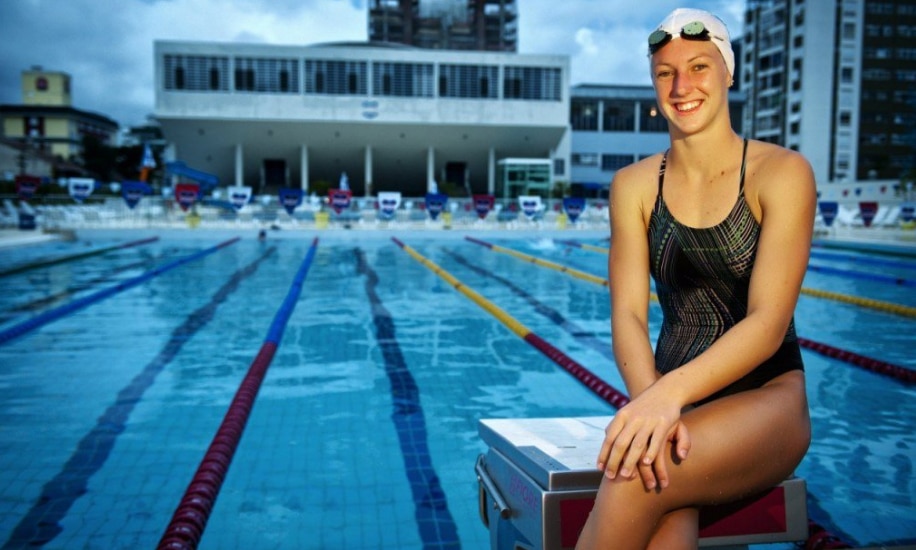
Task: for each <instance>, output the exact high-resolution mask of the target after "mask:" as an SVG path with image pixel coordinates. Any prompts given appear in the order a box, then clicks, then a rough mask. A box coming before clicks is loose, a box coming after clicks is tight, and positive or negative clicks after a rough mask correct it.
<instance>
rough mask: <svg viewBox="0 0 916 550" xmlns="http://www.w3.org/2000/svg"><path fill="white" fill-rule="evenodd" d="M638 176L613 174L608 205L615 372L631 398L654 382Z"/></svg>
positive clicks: (633, 172)
mask: <svg viewBox="0 0 916 550" xmlns="http://www.w3.org/2000/svg"><path fill="white" fill-rule="evenodd" d="M640 172H645V170H640V169H639V168H637V167H629V168H626V169H623V170H621V171H619V172H618V173H617V175H616V176H615V177H614V181H613V182H612V183H611V189H610V204H609V208H610V218H611V250H610V254H609V256H608V278H609V286H610V290H611V334H612V341H613V346H614V358H615V360H616V362H617V368H618V369H619V370H620V374H621V376H622V377H623V380H624V383H626V385H627V391H628V392H629V394H630V397H631V398H632V397H635V396H637V395H639V394H641V393H642V392H643V391H645V390H646V388H648V387H649V386H650V385H652V384H653V383H654V382H655V380H656V379H657V378H658V375H657V374H656V371H655V357H654V355H653V352H652V344H651V343H650V342H649V326H648V325H649V323H648V315H649V313H648V312H649V247H648V242H647V239H646V230H647V225H646V224H647V220H648V213H647V212H646V208H647V205H645V204H644V201H645V199H644V198H643V196H644V195H645V193H644V190H645V183H644V182H643V181H642V180H643V179H645V178H644V176H642V177H641V174H640ZM650 204H651V203H650ZM648 208H651V206H648Z"/></svg>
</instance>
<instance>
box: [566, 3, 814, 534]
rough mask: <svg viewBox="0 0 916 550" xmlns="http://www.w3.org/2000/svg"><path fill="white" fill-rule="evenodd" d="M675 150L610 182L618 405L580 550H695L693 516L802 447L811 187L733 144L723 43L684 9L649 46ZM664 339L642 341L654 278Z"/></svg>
mask: <svg viewBox="0 0 916 550" xmlns="http://www.w3.org/2000/svg"><path fill="white" fill-rule="evenodd" d="M648 46H649V59H650V67H651V75H652V82H653V85H654V88H655V94H656V101H657V103H658V107H659V111H660V112H661V114H662V115H663V116H664V117H665V118H666V119H667V121H668V133H669V137H670V147H669V149H668V150H667V151H665V152H663V153H659V154H656V155H654V156H651V157H649V158H646V159H644V160H642V161H640V162H638V163H636V164H633V165H630V166H628V167H626V168H623V169H621V170H619V171H618V172H617V173H616V175H615V176H614V180H613V182H612V185H611V196H610V217H611V249H610V257H609V261H608V268H609V279H610V288H611V304H612V308H611V325H612V335H613V347H614V355H615V359H616V363H617V366H618V368H619V369H620V372H621V375H622V377H623V379H624V382H625V383H626V386H627V390H628V392H629V394H630V396H631V398H632V400H631V402H630V403H629V404H627V405H626V406H625V407H623V408H621V409H620V410H619V411H618V412H617V414H616V415H615V416H614V418H613V420H612V421H611V422H610V424H609V425H608V426H607V428H606V429H605V438H604V441H603V443H602V444H601V448H600V451H599V452H598V459H597V466H598V468H599V469H601V470H603V471H604V472H605V475H604V476H603V477H602V482H601V485H600V487H599V489H598V494H597V496H596V499H595V505H594V508H593V509H592V512H591V514H590V516H589V518H588V520H587V522H586V524H585V526H584V528H583V531H582V533H581V536H580V538H579V542H578V546H577V548H579V549H614V550H626V549H631V548H632V549H643V548H652V549H664V550H671V549H679V548H696V546H697V539H698V531H699V519H698V518H699V509H700V507H702V506H706V505H712V504H718V503H722V502H728V501H733V500H737V499H740V498H742V497H746V496H751V495H753V494H755V493H758V492H761V491H763V490H766V489H768V488H770V487H772V486H774V485H776V484H778V483H779V482H781V481H782V480H784V479H786V478H787V477H789V476H790V475H791V474H792V472H793V471H794V469H795V468H796V466H798V464H799V463H800V462H801V460H802V458H803V457H804V455H805V453H806V452H807V449H808V445H809V444H810V440H811V423H810V417H809V413H808V404H807V399H806V396H805V377H804V367H803V364H802V360H801V353H800V351H799V344H798V341H797V338H796V335H795V327H794V321H793V317H794V310H795V305H796V302H797V301H798V296H799V293H800V289H801V284H802V279H803V277H804V274H805V269H806V266H807V263H808V255H809V252H810V244H811V237H812V233H813V225H814V214H815V196H816V192H815V184H814V176H813V174H812V171H811V167H810V165H809V164H808V162H807V161H806V160H805V159H804V158H803V157H802V156H801V155H800V154H798V153H796V152H794V151H790V150H788V149H785V148H782V147H779V146H776V145H772V144H769V143H764V142H760V141H753V140H747V139H742V137H741V136H739V135H737V134H736V133H735V132H734V130H733V129H732V125H731V120H730V117H729V105H728V89H729V87H730V86H731V84H732V82H733V81H732V79H733V77H734V72H735V61H734V53H733V51H732V47H731V42H730V38H729V34H728V30H727V28H726V26H725V24H724V23H723V22H722V21H721V20H720V19H719V18H718V17H716V16H715V15H713V14H711V13H709V12H706V11H702V10H693V9H678V10H675V11H673V12H672V13H671V14H669V15H668V16H667V17H666V18H665V19H664V20H663V21H662V22H661V24H659V26H658V28H657V29H656V30H655V31H654V32H652V33H651V34H650V35H649V44H648ZM650 276H651V277H652V279H654V281H655V287H656V291H657V295H658V301H659V303H660V304H661V308H662V313H663V322H662V327H661V329H660V333H659V336H658V340H657V342H656V347H655V350H654V352H653V348H652V345H651V343H650V340H649V330H648V309H649V296H650V288H649V279H650Z"/></svg>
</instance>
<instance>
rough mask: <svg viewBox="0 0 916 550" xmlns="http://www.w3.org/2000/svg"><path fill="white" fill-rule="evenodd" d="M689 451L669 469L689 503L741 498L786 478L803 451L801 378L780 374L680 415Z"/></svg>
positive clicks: (806, 436)
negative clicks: (759, 384) (688, 439)
mask: <svg viewBox="0 0 916 550" xmlns="http://www.w3.org/2000/svg"><path fill="white" fill-rule="evenodd" d="M683 420H684V423H685V424H686V425H687V429H688V433H689V434H690V441H691V448H690V453H689V455H688V457H687V459H686V460H684V461H683V462H681V463H680V464H679V465H672V466H671V468H670V469H669V474H670V476H671V487H675V486H676V484H678V483H679V484H680V485H682V488H683V489H685V490H686V491H687V492H688V493H690V494H692V495H693V497H692V498H690V500H693V501H694V502H692V504H694V505H697V504H699V505H702V504H709V503H715V502H722V501H728V500H734V499H737V498H741V497H743V496H746V495H748V494H751V493H753V492H756V491H761V490H764V489H766V488H768V487H771V486H773V485H775V484H777V483H779V482H781V481H782V480H784V479H785V478H786V477H788V476H789V475H791V474H792V472H793V471H794V470H795V467H796V466H798V463H799V462H801V459H802V458H803V457H804V455H805V452H806V451H807V450H808V444H809V442H810V439H811V421H810V417H809V415H808V402H807V398H806V396H805V385H804V374H803V373H802V372H801V371H793V372H788V373H785V374H783V375H781V376H779V377H777V378H776V379H774V380H772V381H771V382H769V383H768V384H767V385H764V386H763V387H761V388H758V389H755V390H750V391H746V392H741V393H738V394H734V395H730V396H727V397H723V398H722V399H718V400H716V401H713V402H711V403H707V404H706V405H703V406H701V407H697V408H695V409H693V410H691V411H689V412H687V413H685V414H684V416H683Z"/></svg>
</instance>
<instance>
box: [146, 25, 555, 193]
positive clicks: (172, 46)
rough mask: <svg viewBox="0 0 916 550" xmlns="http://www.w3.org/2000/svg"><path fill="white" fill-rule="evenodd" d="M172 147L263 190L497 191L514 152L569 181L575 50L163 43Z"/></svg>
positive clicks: (190, 160)
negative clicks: (344, 182) (342, 186)
mask: <svg viewBox="0 0 916 550" xmlns="http://www.w3.org/2000/svg"><path fill="white" fill-rule="evenodd" d="M154 49H155V82H156V105H155V115H156V118H157V120H158V121H159V123H160V124H161V127H162V130H163V133H164V135H165V138H166V140H167V141H169V142H170V143H171V144H172V150H171V153H170V154H171V157H172V158H173V159H175V160H181V161H183V162H185V163H186V164H187V165H188V166H191V167H194V168H195V169H197V170H201V171H204V172H207V173H211V174H214V175H216V176H217V177H218V178H219V180H220V182H221V184H223V183H225V184H229V185H249V186H252V187H254V188H255V189H256V190H257V191H258V192H265V191H269V190H270V189H271V188H275V187H279V186H292V187H301V188H303V189H308V188H309V187H310V186H312V187H313V186H315V185H316V184H317V183H318V182H322V183H324V184H327V183H329V182H330V183H332V184H336V183H337V182H338V180H339V179H340V177H341V174H343V173H346V174H347V177H348V180H349V183H350V185H351V188H352V189H353V191H354V193H355V194H357V195H359V194H364V195H367V196H368V195H374V194H375V193H376V192H379V191H401V192H403V193H405V194H412V195H422V194H423V193H425V192H426V191H427V190H428V189H429V188H430V186H431V185H432V184H434V183H435V184H437V185H439V186H440V187H446V186H453V187H457V188H459V189H462V190H464V191H465V192H470V193H486V192H490V193H495V194H500V190H499V189H496V181H497V177H496V171H497V166H498V163H499V161H500V160H503V159H505V158H536V159H547V160H549V161H550V167H551V181H557V180H565V181H568V179H569V173H568V169H569V168H568V167H569V142H570V138H569V89H570V88H569V58H568V57H567V56H551V55H521V54H515V53H503V52H465V51H446V50H436V51H432V50H424V49H419V48H411V47H406V46H394V45H388V46H384V45H378V44H376V43H338V44H323V45H315V46H274V45H264V44H235V43H233V44H227V43H203V42H171V41H159V42H156V43H155V47H154Z"/></svg>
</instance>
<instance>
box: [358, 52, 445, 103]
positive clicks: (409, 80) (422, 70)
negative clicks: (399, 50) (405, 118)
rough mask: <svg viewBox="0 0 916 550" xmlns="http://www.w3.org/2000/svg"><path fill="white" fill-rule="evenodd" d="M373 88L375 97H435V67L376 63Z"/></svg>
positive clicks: (428, 64) (373, 69) (373, 67)
mask: <svg viewBox="0 0 916 550" xmlns="http://www.w3.org/2000/svg"><path fill="white" fill-rule="evenodd" d="M372 86H373V93H374V94H375V95H384V96H395V97H433V95H434V94H433V65H432V64H431V63H390V62H378V61H377V62H374V63H373V64H372Z"/></svg>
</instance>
